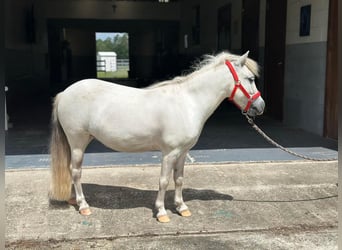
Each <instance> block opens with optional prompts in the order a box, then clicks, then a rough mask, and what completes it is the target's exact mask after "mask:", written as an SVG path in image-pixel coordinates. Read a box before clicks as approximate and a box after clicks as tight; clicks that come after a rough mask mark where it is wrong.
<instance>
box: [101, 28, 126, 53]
mask: <svg viewBox="0 0 342 250" xmlns="http://www.w3.org/2000/svg"><path fill="white" fill-rule="evenodd" d="M96 50H97V51H114V52H115V53H116V55H117V58H118V59H128V58H129V52H128V34H127V33H123V34H117V35H115V36H114V37H113V39H111V38H109V37H108V38H106V39H105V40H102V39H97V40H96Z"/></svg>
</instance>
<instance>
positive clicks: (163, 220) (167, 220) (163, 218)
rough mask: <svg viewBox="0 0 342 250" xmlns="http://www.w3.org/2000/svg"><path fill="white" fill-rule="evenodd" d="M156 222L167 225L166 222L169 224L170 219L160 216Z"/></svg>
mask: <svg viewBox="0 0 342 250" xmlns="http://www.w3.org/2000/svg"><path fill="white" fill-rule="evenodd" d="M157 220H158V221H159V222H161V223H168V222H170V218H169V216H167V215H161V216H159V217H157Z"/></svg>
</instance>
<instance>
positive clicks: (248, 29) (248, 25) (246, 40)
mask: <svg viewBox="0 0 342 250" xmlns="http://www.w3.org/2000/svg"><path fill="white" fill-rule="evenodd" d="M259 9H260V1H259V0H244V1H243V6H242V10H243V11H242V51H241V53H245V52H246V51H249V57H250V58H252V59H254V60H256V61H257V60H258V59H259Z"/></svg>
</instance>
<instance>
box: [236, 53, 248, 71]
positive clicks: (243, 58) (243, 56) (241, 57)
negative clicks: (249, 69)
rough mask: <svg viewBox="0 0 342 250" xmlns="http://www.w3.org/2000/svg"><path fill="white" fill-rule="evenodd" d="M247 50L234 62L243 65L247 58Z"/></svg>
mask: <svg viewBox="0 0 342 250" xmlns="http://www.w3.org/2000/svg"><path fill="white" fill-rule="evenodd" d="M248 54H249V51H247V52H246V53H245V54H243V55H242V56H240V57H239V59H238V60H237V61H236V64H237V65H239V66H241V67H242V66H244V65H245V64H246V61H247V58H248Z"/></svg>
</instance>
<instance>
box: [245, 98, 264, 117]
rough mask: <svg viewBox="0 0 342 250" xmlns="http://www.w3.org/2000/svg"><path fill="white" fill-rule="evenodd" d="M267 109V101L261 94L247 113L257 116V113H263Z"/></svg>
mask: <svg viewBox="0 0 342 250" xmlns="http://www.w3.org/2000/svg"><path fill="white" fill-rule="evenodd" d="M264 110H265V102H264V99H262V97H261V96H259V97H258V98H257V99H256V100H255V101H254V102H253V103H252V105H251V107H250V108H249V110H248V111H247V114H248V115H249V116H252V117H254V116H257V115H262V114H263V113H264Z"/></svg>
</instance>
